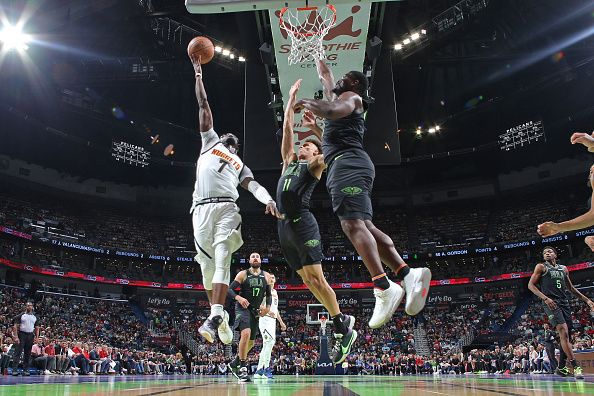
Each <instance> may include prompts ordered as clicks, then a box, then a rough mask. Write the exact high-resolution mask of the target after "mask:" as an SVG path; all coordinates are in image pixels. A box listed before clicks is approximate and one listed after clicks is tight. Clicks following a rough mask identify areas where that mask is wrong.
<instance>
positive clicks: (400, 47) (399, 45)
mask: <svg viewBox="0 0 594 396" xmlns="http://www.w3.org/2000/svg"><path fill="white" fill-rule="evenodd" d="M394 49H395V50H396V51H400V50H401V49H402V44H396V45H395V46H394Z"/></svg>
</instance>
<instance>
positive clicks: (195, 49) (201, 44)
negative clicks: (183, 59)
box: [188, 36, 215, 65]
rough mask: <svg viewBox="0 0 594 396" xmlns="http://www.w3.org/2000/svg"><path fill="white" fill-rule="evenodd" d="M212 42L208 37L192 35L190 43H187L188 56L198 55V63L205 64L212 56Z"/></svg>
mask: <svg viewBox="0 0 594 396" xmlns="http://www.w3.org/2000/svg"><path fill="white" fill-rule="evenodd" d="M214 53H215V50H214V44H213V43H212V41H210V39H209V38H208V37H204V36H198V37H194V38H193V39H192V41H190V44H188V56H189V57H190V59H192V57H198V56H199V57H200V63H201V64H203V65H204V64H205V63H208V62H210V61H211V60H212V58H213V57H214Z"/></svg>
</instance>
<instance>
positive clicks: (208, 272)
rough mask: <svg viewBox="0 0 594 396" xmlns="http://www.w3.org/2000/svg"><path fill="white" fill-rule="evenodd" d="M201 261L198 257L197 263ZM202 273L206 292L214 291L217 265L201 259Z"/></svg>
mask: <svg viewBox="0 0 594 396" xmlns="http://www.w3.org/2000/svg"><path fill="white" fill-rule="evenodd" d="M198 260H199V257H198V255H196V261H198ZM199 263H200V271H202V284H203V285H204V288H205V289H206V290H212V281H213V277H214V274H215V265H214V263H213V262H212V261H210V260H204V259H200V261H199Z"/></svg>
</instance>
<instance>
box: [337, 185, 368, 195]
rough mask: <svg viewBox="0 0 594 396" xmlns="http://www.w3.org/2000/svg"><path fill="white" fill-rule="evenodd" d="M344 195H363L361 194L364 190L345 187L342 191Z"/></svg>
mask: <svg viewBox="0 0 594 396" xmlns="http://www.w3.org/2000/svg"><path fill="white" fill-rule="evenodd" d="M340 191H342V192H343V193H345V194H346V195H351V196H353V195H359V194H361V192H363V190H362V189H361V188H360V187H345V188H343V189H342V190H340Z"/></svg>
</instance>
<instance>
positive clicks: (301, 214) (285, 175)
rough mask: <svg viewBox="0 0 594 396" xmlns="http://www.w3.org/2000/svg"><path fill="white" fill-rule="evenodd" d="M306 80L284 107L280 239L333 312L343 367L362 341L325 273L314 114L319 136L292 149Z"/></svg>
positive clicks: (336, 358)
mask: <svg viewBox="0 0 594 396" xmlns="http://www.w3.org/2000/svg"><path fill="white" fill-rule="evenodd" d="M300 85H301V80H298V81H297V82H295V84H293V86H292V87H291V90H290V94H289V101H288V102H287V107H286V109H285V120H284V123H283V140H282V144H281V155H282V157H283V170H282V176H281V178H280V179H279V181H278V187H277V190H276V196H277V198H278V200H279V211H280V212H281V215H282V216H283V218H282V219H280V220H279V221H278V237H279V240H280V245H281V249H282V251H283V255H284V256H285V259H286V260H287V263H288V264H289V266H291V268H293V269H294V270H295V271H297V273H298V274H299V276H300V277H301V278H302V279H303V282H304V283H305V284H306V285H307V287H308V288H309V290H311V292H312V293H313V295H314V296H315V297H316V298H317V299H318V301H319V302H320V303H322V304H323V305H324V307H325V308H326V309H327V310H328V313H329V314H330V316H331V318H332V324H333V325H334V337H335V338H336V343H335V345H334V350H333V353H332V361H333V362H334V364H340V363H342V362H343V361H344V360H345V359H346V357H347V356H348V354H349V353H350V352H351V347H352V346H353V343H354V342H355V340H356V339H357V332H356V331H355V330H353V326H354V325H355V318H354V317H353V316H350V315H343V314H342V313H341V312H340V307H339V306H338V302H337V300H336V294H335V293H334V290H332V288H331V287H330V285H329V284H328V282H327V281H326V277H325V276H324V272H323V271H322V259H323V258H324V255H323V253H322V242H321V238H320V229H319V227H318V222H317V221H316V218H315V217H314V215H313V214H312V213H311V211H310V208H309V201H310V198H311V194H312V193H313V190H314V188H315V187H316V185H317V184H318V182H319V181H320V178H321V177H322V172H323V171H324V169H326V164H325V163H324V157H323V155H322V147H321V145H320V143H319V141H318V140H319V139H321V138H322V130H321V129H320V128H319V127H318V126H317V124H316V120H315V116H314V115H313V114H312V113H309V112H306V113H305V114H304V116H303V122H302V126H303V127H305V128H309V129H310V130H311V131H312V132H313V133H314V134H315V135H316V137H317V138H318V140H315V139H307V140H305V142H304V143H303V144H301V146H300V147H299V150H298V153H297V154H296V153H295V151H294V149H293V125H294V119H295V113H294V111H293V105H294V104H295V101H296V96H297V92H298V91H299V87H300Z"/></svg>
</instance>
